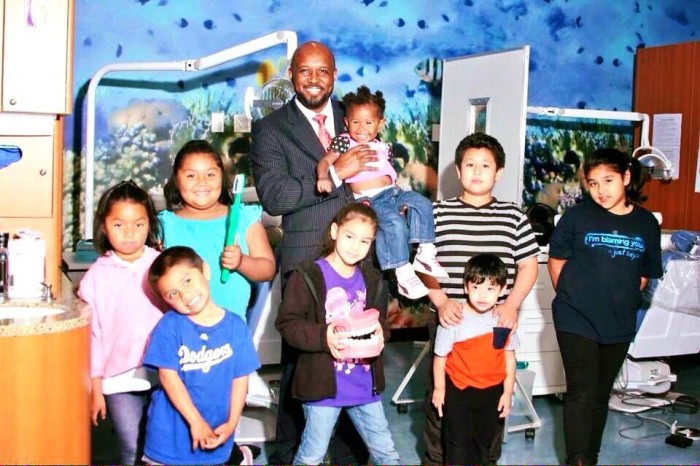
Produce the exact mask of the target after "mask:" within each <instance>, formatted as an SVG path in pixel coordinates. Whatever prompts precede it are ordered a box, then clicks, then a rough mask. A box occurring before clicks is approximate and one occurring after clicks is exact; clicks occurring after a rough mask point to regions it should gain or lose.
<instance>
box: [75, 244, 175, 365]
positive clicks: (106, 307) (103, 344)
mask: <svg viewBox="0 0 700 466" xmlns="http://www.w3.org/2000/svg"><path fill="white" fill-rule="evenodd" d="M158 254H159V252H158V251H156V250H155V249H153V248H150V247H146V248H145V251H144V253H143V255H142V256H141V257H140V258H138V259H136V260H135V261H134V262H127V261H125V260H123V259H121V258H120V257H119V256H117V255H116V254H114V253H113V252H111V251H109V252H107V254H105V255H104V256H100V257H99V258H98V259H97V261H96V262H95V263H94V264H92V265H91V266H90V268H89V269H88V271H87V272H86V273H85V276H84V277H83V279H82V280H81V281H80V288H79V290H78V295H79V296H80V297H81V298H82V299H83V300H84V301H85V302H87V303H88V304H89V305H90V307H91V308H92V322H91V326H92V348H91V358H90V360H91V364H90V365H91V371H90V374H91V377H102V378H105V377H112V376H114V375H117V374H121V373H122V372H126V371H128V370H130V369H133V368H135V367H139V366H140V365H141V361H142V359H143V353H144V351H145V349H146V343H147V342H148V338H149V337H150V335H151V330H153V327H155V325H156V323H157V322H158V320H160V318H161V316H162V315H163V313H162V311H161V310H160V309H159V308H158V307H157V305H156V304H154V303H158V300H157V298H155V297H154V295H153V292H152V291H151V289H150V287H149V285H148V276H147V275H148V268H149V267H150V266H151V263H152V262H153V261H154V260H155V258H156V257H158Z"/></svg>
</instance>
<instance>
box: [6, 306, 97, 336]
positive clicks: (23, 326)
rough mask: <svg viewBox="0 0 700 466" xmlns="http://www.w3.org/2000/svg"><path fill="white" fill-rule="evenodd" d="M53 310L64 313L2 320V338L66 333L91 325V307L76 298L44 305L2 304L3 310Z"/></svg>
mask: <svg viewBox="0 0 700 466" xmlns="http://www.w3.org/2000/svg"><path fill="white" fill-rule="evenodd" d="M47 307H49V308H53V309H60V310H63V312H60V313H57V314H52V315H47V316H39V317H36V316H28V317H14V318H5V319H3V318H0V337H14V336H29V335H44V334H50V333H57V332H65V331H68V330H73V329H77V328H81V327H84V326H86V325H88V324H89V323H90V308H89V306H88V305H87V304H86V303H84V302H83V301H80V300H78V299H76V298H67V299H63V300H57V301H54V302H52V303H44V302H41V301H38V300H19V299H17V300H10V301H7V302H4V303H2V304H0V311H1V310H2V309H3V308H27V310H28V312H31V311H30V310H31V309H32V308H47Z"/></svg>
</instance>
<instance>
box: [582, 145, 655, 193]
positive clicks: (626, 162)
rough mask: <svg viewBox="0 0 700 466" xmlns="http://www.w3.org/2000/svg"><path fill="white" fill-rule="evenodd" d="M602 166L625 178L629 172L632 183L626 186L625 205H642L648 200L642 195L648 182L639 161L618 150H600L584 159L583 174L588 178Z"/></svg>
mask: <svg viewBox="0 0 700 466" xmlns="http://www.w3.org/2000/svg"><path fill="white" fill-rule="evenodd" d="M600 165H605V166H607V167H609V168H610V169H611V170H612V171H614V172H615V173H619V174H620V176H622V177H623V178H624V176H625V172H626V171H628V170H629V172H630V182H629V183H628V184H627V186H625V195H626V198H627V200H626V201H625V205H629V204H641V203H642V202H644V201H646V200H647V197H646V196H644V195H642V187H643V186H644V182H645V181H646V180H645V178H644V176H643V174H642V164H641V163H640V162H639V160H637V159H635V158H634V157H631V156H629V155H627V154H625V153H624V152H621V151H619V150H617V149H612V148H603V149H598V150H596V151H594V152H592V153H590V154H588V155H587V156H585V157H584V158H583V174H584V175H585V176H586V177H588V174H589V173H590V172H591V170H593V169H594V168H596V167H598V166H600Z"/></svg>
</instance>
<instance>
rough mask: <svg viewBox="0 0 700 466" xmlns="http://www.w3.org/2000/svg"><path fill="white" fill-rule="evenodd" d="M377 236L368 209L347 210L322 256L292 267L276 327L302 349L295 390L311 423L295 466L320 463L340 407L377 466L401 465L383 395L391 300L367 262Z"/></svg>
mask: <svg viewBox="0 0 700 466" xmlns="http://www.w3.org/2000/svg"><path fill="white" fill-rule="evenodd" d="M376 231H377V216H376V214H375V213H374V211H373V210H372V209H371V208H370V207H368V206H366V205H364V204H347V205H345V206H344V207H343V208H341V209H340V211H338V213H337V214H336V216H335V218H334V219H333V221H332V222H331V224H330V225H329V227H328V228H327V230H326V233H325V237H324V238H325V239H324V242H323V244H322V245H321V254H320V259H318V260H316V261H313V262H307V263H305V264H303V265H301V266H299V267H297V268H296V269H294V270H293V271H292V273H291V275H290V277H289V280H288V281H287V285H286V286H285V289H284V296H283V299H282V304H281V306H280V310H279V314H278V316H277V320H276V322H275V325H276V326H277V329H278V330H279V331H280V333H281V334H282V338H284V339H285V341H286V342H287V343H288V344H289V345H290V346H291V347H293V348H295V349H297V350H298V351H299V359H298V361H297V364H296V368H295V371H294V376H293V379H292V386H291V393H292V396H293V397H295V398H298V399H300V400H301V401H302V402H303V408H304V416H305V418H306V426H305V428H304V432H303V434H302V437H301V445H300V446H299V449H298V451H297V452H296V455H295V457H294V461H293V463H294V464H320V463H321V462H323V458H324V456H325V455H326V451H327V450H328V443H329V442H330V439H331V436H332V434H333V430H334V427H335V424H336V422H337V420H338V416H339V415H340V412H341V410H343V409H345V410H346V411H347V413H348V415H349V417H350V419H351V420H352V422H353V424H354V425H355V428H356V429H357V431H358V433H359V434H360V436H361V437H362V439H363V440H364V442H365V444H366V445H367V449H368V450H369V452H370V458H371V460H372V463H373V464H399V454H398V452H397V451H396V448H395V447H394V442H393V440H392V437H391V432H390V431H389V425H388V423H387V420H386V416H385V415H384V409H383V407H382V402H381V395H380V392H381V391H382V390H383V389H384V369H383V366H382V362H381V350H382V348H383V347H384V341H385V337H386V336H388V328H386V305H387V295H386V294H385V293H384V292H383V290H382V279H381V275H380V273H379V272H378V271H377V270H376V269H373V268H372V266H371V264H369V263H363V259H365V258H366V257H367V254H368V253H369V250H370V247H371V245H372V241H373V240H374V236H375V234H376Z"/></svg>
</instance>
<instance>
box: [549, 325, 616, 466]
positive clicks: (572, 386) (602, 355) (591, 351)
mask: <svg viewBox="0 0 700 466" xmlns="http://www.w3.org/2000/svg"><path fill="white" fill-rule="evenodd" d="M557 341H558V342H559V351H560V352H561V357H562V360H563V362H564V371H565V372H566V394H565V395H564V442H565V444H566V462H567V464H575V463H576V462H577V461H578V462H582V463H584V464H596V463H597V461H598V452H599V451H600V442H601V440H602V438H603V430H604V429H605V421H606V420H607V418H608V401H609V399H610V392H611V390H612V387H613V384H614V383H615V378H616V377H617V373H618V372H619V370H620V367H621V366H622V363H623V362H624V360H625V355H626V354H627V350H628V349H629V342H626V343H616V344H611V345H603V344H600V343H598V342H597V341H595V340H591V339H589V338H585V337H582V336H579V335H575V334H573V333H567V332H560V331H557Z"/></svg>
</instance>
